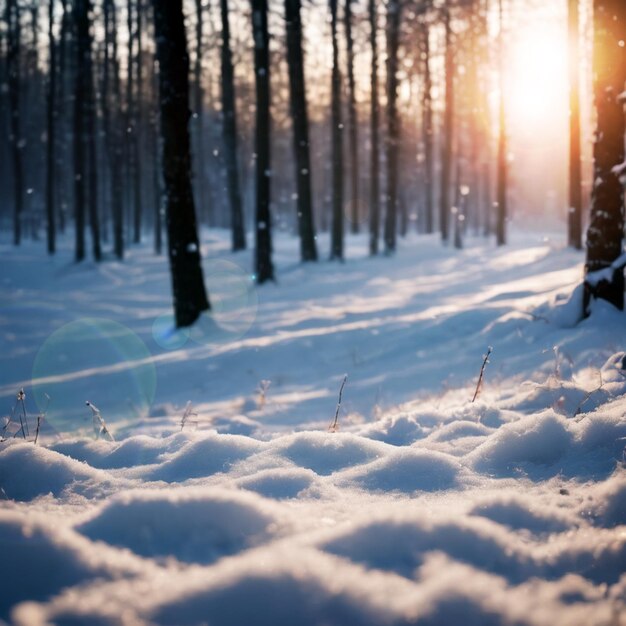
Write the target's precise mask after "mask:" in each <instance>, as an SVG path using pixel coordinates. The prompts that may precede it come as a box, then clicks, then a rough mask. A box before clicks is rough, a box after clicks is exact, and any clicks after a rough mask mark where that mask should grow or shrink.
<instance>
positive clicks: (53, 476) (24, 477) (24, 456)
mask: <svg viewBox="0 0 626 626" xmlns="http://www.w3.org/2000/svg"><path fill="white" fill-rule="evenodd" d="M111 482H112V479H111V477H110V476H108V474H106V473H105V472H102V471H100V470H97V469H94V468H92V467H90V466H89V465H87V464H86V463H81V462H80V461H76V460H74V459H71V458H69V457H67V456H65V455H63V454H59V453H58V452H54V451H52V450H48V449H46V448H42V447H41V446H35V445H33V444H32V443H26V442H21V441H17V440H15V441H11V442H5V443H4V444H0V493H3V494H4V496H5V497H7V498H10V499H11V500H19V501H22V502H25V501H29V500H33V499H35V498H37V497H38V496H41V495H46V494H49V493H50V494H52V495H53V496H59V495H61V493H62V492H63V491H64V490H65V489H68V488H72V490H75V491H77V492H80V493H82V494H83V495H89V494H90V492H91V490H90V487H91V486H94V485H96V484H99V485H100V486H104V484H106V483H111Z"/></svg>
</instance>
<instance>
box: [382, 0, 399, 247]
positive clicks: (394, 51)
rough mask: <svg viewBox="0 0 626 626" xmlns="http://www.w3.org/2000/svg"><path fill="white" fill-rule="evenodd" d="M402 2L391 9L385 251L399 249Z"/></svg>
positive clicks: (393, 2) (395, 1) (393, 1)
mask: <svg viewBox="0 0 626 626" xmlns="http://www.w3.org/2000/svg"><path fill="white" fill-rule="evenodd" d="M399 31H400V3H399V2H398V0H390V2H389V7H388V10H387V211H386V214H385V237H384V238H385V253H386V254H392V253H393V252H395V250H396V230H397V228H396V224H397V211H398V143H399V127H398V124H399V120H398V108H397V99H398V43H399V41H398V40H399V36H400V33H399Z"/></svg>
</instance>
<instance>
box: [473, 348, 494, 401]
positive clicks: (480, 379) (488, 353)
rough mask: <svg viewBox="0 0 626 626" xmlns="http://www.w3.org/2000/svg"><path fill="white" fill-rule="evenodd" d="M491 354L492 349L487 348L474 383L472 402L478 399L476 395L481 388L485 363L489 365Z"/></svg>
mask: <svg viewBox="0 0 626 626" xmlns="http://www.w3.org/2000/svg"><path fill="white" fill-rule="evenodd" d="M492 352H493V348H492V347H491V346H489V347H488V348H487V354H485V355H484V357H483V364H482V365H481V366H480V374H479V375H478V382H477V383H476V391H474V397H473V398H472V402H475V401H476V398H478V394H479V393H480V390H481V388H482V386H483V377H484V375H485V368H486V367H487V363H489V356H490V355H491V353H492Z"/></svg>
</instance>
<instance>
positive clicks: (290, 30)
mask: <svg viewBox="0 0 626 626" xmlns="http://www.w3.org/2000/svg"><path fill="white" fill-rule="evenodd" d="M285 20H286V22H287V62H288V66H289V87H290V89H289V104H290V108H291V120H292V125H293V148H294V156H295V170H296V171H295V173H296V189H297V193H298V201H297V202H298V204H297V206H298V230H299V233H300V259H301V260H302V261H303V262H306V261H317V246H316V244H315V225H314V223H313V200H312V194H311V158H310V145H309V117H308V112H307V103H306V88H305V81H304V55H303V53H302V21H301V19H300V0H285Z"/></svg>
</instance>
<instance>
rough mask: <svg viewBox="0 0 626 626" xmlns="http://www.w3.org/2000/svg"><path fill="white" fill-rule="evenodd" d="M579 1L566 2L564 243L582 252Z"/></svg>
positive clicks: (570, 0)
mask: <svg viewBox="0 0 626 626" xmlns="http://www.w3.org/2000/svg"><path fill="white" fill-rule="evenodd" d="M578 3H579V0H569V12H568V17H569V20H568V21H569V131H570V132H569V138H570V144H569V212H568V231H567V234H568V237H567V239H568V243H569V245H570V246H572V247H573V248H576V250H581V249H582V188H581V176H582V174H581V162H580V77H579V75H580V67H579V64H580V58H579V56H580V55H579V44H578V40H579V29H578V24H579V19H578V15H579V8H578Z"/></svg>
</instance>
